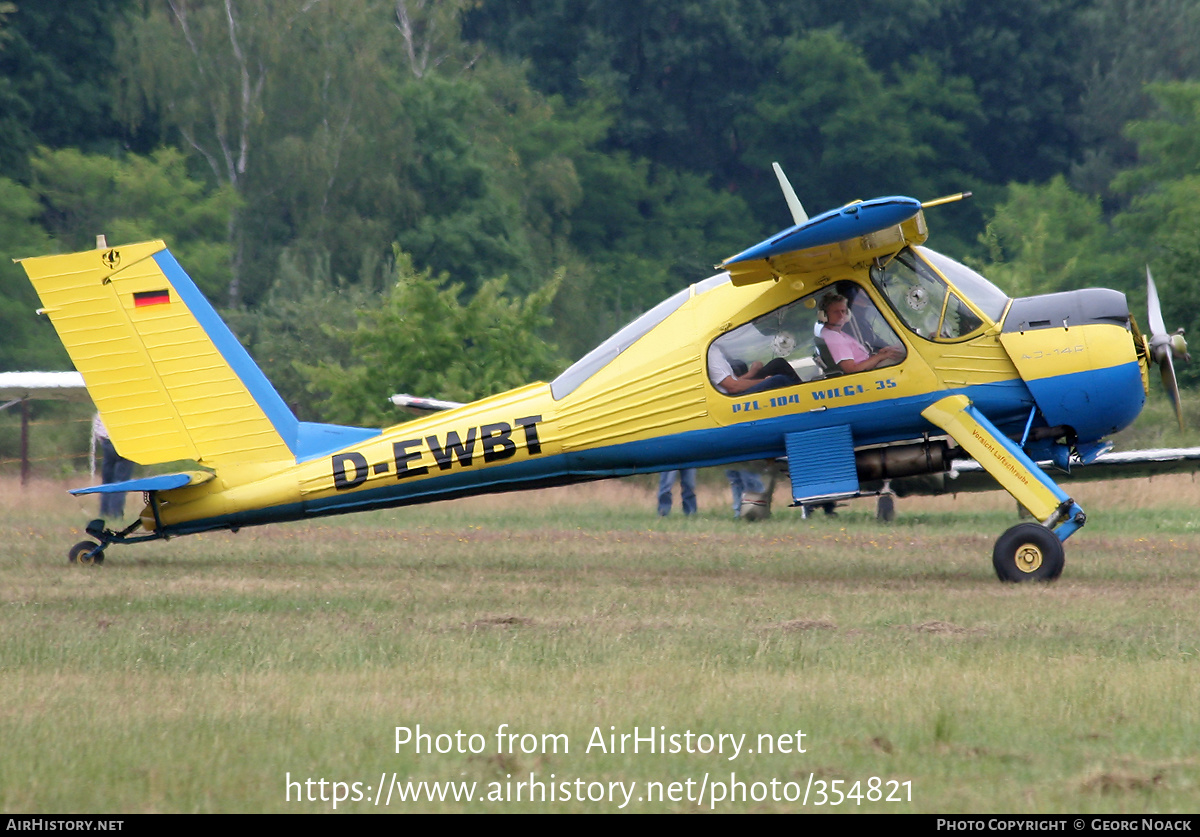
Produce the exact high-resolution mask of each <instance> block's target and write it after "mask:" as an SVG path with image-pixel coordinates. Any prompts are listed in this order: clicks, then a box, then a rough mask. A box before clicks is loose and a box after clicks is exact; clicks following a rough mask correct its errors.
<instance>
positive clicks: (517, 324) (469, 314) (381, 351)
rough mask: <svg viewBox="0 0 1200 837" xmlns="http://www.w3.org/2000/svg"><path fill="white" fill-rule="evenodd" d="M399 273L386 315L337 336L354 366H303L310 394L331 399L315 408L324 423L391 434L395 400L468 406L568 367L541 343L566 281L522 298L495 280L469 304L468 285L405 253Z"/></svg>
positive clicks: (369, 316) (372, 315)
mask: <svg viewBox="0 0 1200 837" xmlns="http://www.w3.org/2000/svg"><path fill="white" fill-rule="evenodd" d="M395 271H396V272H395V276H396V283H395V285H394V286H393V287H392V289H391V291H390V292H389V293H388V295H387V296H386V298H385V299H384V300H383V305H382V307H381V308H379V309H376V310H367V311H363V312H361V320H360V322H359V324H358V327H357V328H356V329H354V330H353V331H345V330H337V329H331V330H330V331H331V333H332V334H334V335H340V336H341V337H342V338H344V339H345V340H346V341H348V344H349V346H350V347H351V349H352V351H351V353H350V354H351V358H352V359H350V360H347V361H345V362H336V361H324V362H321V363H318V364H306V365H303V366H302V367H301V369H302V371H303V372H304V374H305V375H306V376H307V377H308V379H309V387H310V389H312V390H313V391H314V392H316V393H320V394H322V395H324V396H325V397H324V398H323V400H322V401H321V402H320V403H319V405H318V410H319V411H320V414H321V416H322V417H323V419H324V420H326V421H334V422H339V423H343V424H362V425H367V426H384V425H391V424H394V423H395V420H396V414H395V409H394V408H393V407H392V406H391V405H390V403H389V402H388V397H389V396H390V395H392V394H393V393H397V392H410V393H413V394H416V395H426V396H433V397H438V398H446V399H449V400H452V401H469V400H473V399H476V398H480V397H483V396H486V395H492V394H495V393H498V392H502V391H504V390H507V389H512V388H513V387H516V386H520V385H521V384H525V383H528V382H530V381H531V380H535V379H537V378H538V377H548V376H550V375H552V374H553V373H554V372H556V371H557V370H558V369H559V368H560V366H561V365H562V364H561V363H560V361H559V359H558V358H557V357H556V354H555V350H554V349H553V347H551V346H549V345H547V344H546V343H545V342H544V341H543V340H542V339H541V338H540V337H539V336H538V332H539V331H540V330H541V329H542V328H543V327H544V326H545V325H546V323H547V317H546V313H545V312H546V309H547V307H548V306H549V304H550V301H551V300H552V299H553V297H554V295H555V293H556V292H557V291H558V287H559V284H560V283H561V281H562V274H561V273H559V274H558V275H556V276H555V278H554V279H553V280H551V281H550V282H548V283H547V284H546V285H545V286H544V287H543V288H542V289H540V290H538V291H536V292H534V293H532V294H530V295H528V296H526V297H523V298H519V299H512V298H509V297H507V296H505V295H504V288H505V284H506V280H505V279H503V278H500V279H491V280H488V281H486V282H484V283H482V285H480V287H479V289H478V291H477V292H476V293H475V294H474V296H472V297H470V299H468V300H465V301H464V300H463V298H462V297H463V286H462V285H461V284H458V283H455V284H448V278H447V277H446V276H445V275H442V276H441V277H437V278H435V277H434V276H433V275H432V272H431V271H430V270H428V269H426V270H423V271H418V270H416V269H415V268H414V267H413V263H412V258H411V257H410V256H409V255H408V254H406V253H404V252H403V251H401V250H399V248H397V250H396V266H395Z"/></svg>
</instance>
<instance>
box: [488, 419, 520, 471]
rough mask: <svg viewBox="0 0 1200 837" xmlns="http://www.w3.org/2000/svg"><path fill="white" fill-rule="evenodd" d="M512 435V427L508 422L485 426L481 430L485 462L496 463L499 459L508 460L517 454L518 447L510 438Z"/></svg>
mask: <svg viewBox="0 0 1200 837" xmlns="http://www.w3.org/2000/svg"><path fill="white" fill-rule="evenodd" d="M511 435H512V427H510V426H509V424H508V422H506V421H498V422H496V423H495V424H485V425H484V426H483V427H481V428H479V442H480V444H482V445H483V461H484V462H495V461H496V460H498V459H508V458H509V457H510V456H512V455H513V454H515V453H516V452H517V446H516V445H515V444H514V443H513V440H512V439H510V438H509V436H511ZM497 448H499V450H497Z"/></svg>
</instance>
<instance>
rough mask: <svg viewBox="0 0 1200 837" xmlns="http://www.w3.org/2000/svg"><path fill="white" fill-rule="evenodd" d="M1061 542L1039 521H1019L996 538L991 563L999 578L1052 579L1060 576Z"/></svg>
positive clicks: (1061, 562)
mask: <svg viewBox="0 0 1200 837" xmlns="http://www.w3.org/2000/svg"><path fill="white" fill-rule="evenodd" d="M1064 563H1065V561H1064V558H1063V545H1062V541H1060V540H1059V539H1058V536H1057V535H1055V534H1054V533H1053V532H1052V531H1050V530H1049V529H1047V528H1046V527H1045V526H1042V525H1041V524H1040V523H1018V524H1017V525H1016V526H1014V527H1012V528H1011V529H1009V530H1008V531H1007V532H1005V533H1004V534H1003V535H1001V536H1000V537H999V538H998V539H997V540H996V548H995V549H993V550H992V565H993V566H994V567H995V568H996V575H997V576H999V578H1000V580H1001V581H1053V580H1054V579H1056V578H1058V577H1059V576H1060V575H1062V571H1063V564H1064Z"/></svg>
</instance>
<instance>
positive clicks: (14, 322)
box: [0, 177, 70, 371]
mask: <svg viewBox="0 0 1200 837" xmlns="http://www.w3.org/2000/svg"><path fill="white" fill-rule="evenodd" d="M40 212H41V207H40V206H39V204H38V201H37V197H36V196H35V195H34V194H33V193H32V192H31V191H30V190H29V189H26V188H25V187H24V186H21V185H20V184H18V183H14V182H13V181H11V180H8V179H7V178H3V177H0V333H3V334H4V339H3V340H0V370H2V371H29V370H36V369H46V370H52V369H67V368H69V365H70V361H69V360H68V359H67V353H66V350H65V349H63V347H62V343H61V342H59V339H58V336H57V335H56V334H55V333H54V329H53V328H52V327H51V325H50V321H49V320H48V319H46V318H45V317H39V316H37V314H35V313H34V312H35V311H36V310H37V309H38V306H39V303H38V298H37V294H36V293H35V292H34V290H33V286H32V285H31V284H29V280H28V279H26V278H25V271H23V270H22V269H21V267H20V266H19V265H16V264H13V259H19V258H25V257H28V256H38V255H41V254H42V253H44V252H45V251H46V249H47V248H48V247H49V241H48V239H47V237H46V234H45V233H44V232H43V231H42V229H41V227H39V226H38V224H37V218H38V215H39V213H40Z"/></svg>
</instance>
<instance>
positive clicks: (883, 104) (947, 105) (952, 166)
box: [737, 30, 980, 212]
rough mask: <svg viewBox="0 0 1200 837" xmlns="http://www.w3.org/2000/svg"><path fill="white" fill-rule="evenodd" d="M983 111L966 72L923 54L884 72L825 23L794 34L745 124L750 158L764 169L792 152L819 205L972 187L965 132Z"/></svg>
mask: <svg viewBox="0 0 1200 837" xmlns="http://www.w3.org/2000/svg"><path fill="white" fill-rule="evenodd" d="M979 116H980V107H979V102H978V100H977V98H976V96H975V94H974V92H973V91H972V89H971V86H970V84H969V83H968V82H966V81H965V80H962V79H953V78H950V79H948V78H945V77H944V76H943V74H942V73H941V71H940V70H939V69H938V67H937V66H936V65H934V64H933V63H932V62H930V61H927V60H921V59H917V58H914V59H912V60H910V61H908V62H906V63H904V64H897V65H895V66H894V67H892V68H891V70H890V72H889V73H884V72H880V71H878V70H876V69H874V68H872V67H871V65H870V64H869V63H868V61H867V59H866V56H865V54H864V53H863V51H862V49H861V48H859V47H858V46H856V45H854V44H852V43H850V42H849V41H847V40H846V39H845V38H844V37H842V36H841V35H840V34H839V33H838V32H836V31H832V30H823V31H815V32H811V33H809V34H807V35H804V36H803V37H796V38H791V39H789V40H788V41H786V42H785V44H784V46H783V52H782V56H781V59H780V62H779V65H778V67H777V73H776V75H775V76H773V77H772V78H770V79H769V80H766V81H764V83H763V85H762V86H761V88H760V89H759V95H758V96H756V99H755V105H754V109H753V112H752V113H747V114H745V115H744V116H742V117H741V118H739V119H738V121H737V124H738V128H739V133H740V135H741V136H743V137H744V138H745V140H746V141H747V150H746V151H745V152H744V153H743V155H742V157H743V159H744V160H745V161H746V162H747V163H749V164H751V165H753V166H754V167H756V168H758V169H760V170H762V171H769V170H770V165H771V162H772V161H774V160H779V161H780V162H782V163H783V165H784V168H785V169H786V170H787V171H788V172H789V173H790V175H789V176H790V178H791V179H792V182H793V184H795V185H796V188H797V189H798V190H799V193H800V194H801V196H802V197H801V200H802V201H803V202H804V203H805V206H806V207H808V208H809V209H810V211H813V212H817V211H823V210H825V209H829V208H832V207H835V206H841V205H842V204H844V203H847V202H848V201H851V200H854V199H856V198H867V197H872V196H875V195H880V194H889V193H900V194H916V195H920V196H923V197H924V196H929V197H933V196H936V195H939V194H945V193H949V192H954V191H962V190H963V188H965V186H966V185H967V184H969V183H970V179H971V178H970V175H969V174H968V173H967V166H966V164H967V163H969V161H970V160H971V159H972V156H973V155H972V152H971V150H970V148H969V146H968V145H967V142H966V139H965V132H966V129H967V128H968V127H969V126H970V125H972V124H973V123H975V122H977V121H978V119H979ZM776 192H777V190H776ZM771 201H772V204H773V205H776V206H777V205H778V204H779V203H780V200H779V198H778V196H777V194H776V195H772V196H771Z"/></svg>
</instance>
